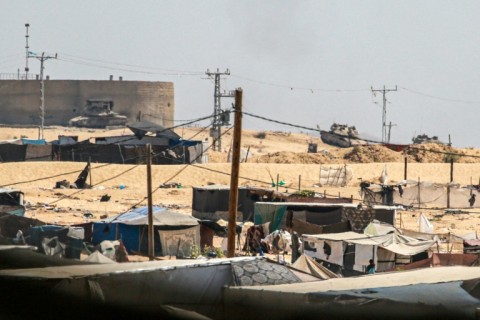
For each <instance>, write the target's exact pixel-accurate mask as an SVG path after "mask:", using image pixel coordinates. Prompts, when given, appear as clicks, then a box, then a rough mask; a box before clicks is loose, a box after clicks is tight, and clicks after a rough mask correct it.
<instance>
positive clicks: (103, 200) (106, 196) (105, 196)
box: [100, 194, 111, 202]
mask: <svg viewBox="0 0 480 320" xmlns="http://www.w3.org/2000/svg"><path fill="white" fill-rule="evenodd" d="M110 198H111V196H110V195H108V194H104V195H103V196H102V197H101V198H100V202H107V201H110Z"/></svg>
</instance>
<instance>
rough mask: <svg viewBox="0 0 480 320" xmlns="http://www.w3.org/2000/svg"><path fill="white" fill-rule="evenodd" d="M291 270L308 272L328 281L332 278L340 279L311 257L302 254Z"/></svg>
mask: <svg viewBox="0 0 480 320" xmlns="http://www.w3.org/2000/svg"><path fill="white" fill-rule="evenodd" d="M290 268H293V269H296V270H301V271H303V272H307V273H309V274H311V275H313V276H315V277H317V278H319V279H322V280H326V279H332V278H338V277H339V276H338V275H337V274H335V273H333V272H332V271H330V270H329V269H327V268H325V267H324V266H322V265H321V264H319V263H318V262H316V261H315V260H313V259H312V258H310V257H309V256H306V255H304V254H302V255H301V256H300V257H299V258H298V259H297V260H296V261H295V262H294V263H293V264H292V265H291V266H290Z"/></svg>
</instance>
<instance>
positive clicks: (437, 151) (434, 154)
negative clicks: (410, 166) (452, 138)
mask: <svg viewBox="0 0 480 320" xmlns="http://www.w3.org/2000/svg"><path fill="white" fill-rule="evenodd" d="M462 155H465V157H463V156H462ZM407 156H408V158H409V161H415V162H420V163H431V162H450V161H451V160H453V161H454V162H457V163H477V162H479V161H480V154H479V151H478V150H473V149H456V148H453V147H451V146H448V145H444V144H437V143H429V144H418V145H411V146H410V147H409V148H408V150H407ZM471 156H473V157H471Z"/></svg>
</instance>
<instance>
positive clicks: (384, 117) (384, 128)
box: [371, 86, 397, 143]
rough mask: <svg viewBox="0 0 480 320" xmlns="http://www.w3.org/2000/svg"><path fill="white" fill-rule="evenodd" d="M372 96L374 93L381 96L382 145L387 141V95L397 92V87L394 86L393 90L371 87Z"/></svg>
mask: <svg viewBox="0 0 480 320" xmlns="http://www.w3.org/2000/svg"><path fill="white" fill-rule="evenodd" d="M371 89H372V92H373V94H375V92H381V93H382V94H383V113H382V143H385V142H386V140H387V124H386V123H387V96H386V95H387V93H388V92H390V91H397V86H395V89H386V88H385V86H383V89H373V87H371Z"/></svg>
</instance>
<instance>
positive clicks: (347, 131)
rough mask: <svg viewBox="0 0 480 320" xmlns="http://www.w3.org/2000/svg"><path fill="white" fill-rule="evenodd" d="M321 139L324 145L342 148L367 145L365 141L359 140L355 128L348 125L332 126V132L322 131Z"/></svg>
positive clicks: (335, 124)
mask: <svg viewBox="0 0 480 320" xmlns="http://www.w3.org/2000/svg"><path fill="white" fill-rule="evenodd" d="M320 138H321V139H322V141H323V142H324V143H326V144H330V145H332V146H337V147H340V148H349V147H351V146H355V145H362V144H366V142H365V141H363V140H361V139H360V138H359V136H358V132H357V129H356V128H355V126H350V127H349V126H348V125H346V124H338V123H334V124H332V126H331V127H330V131H325V130H322V131H320Z"/></svg>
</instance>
